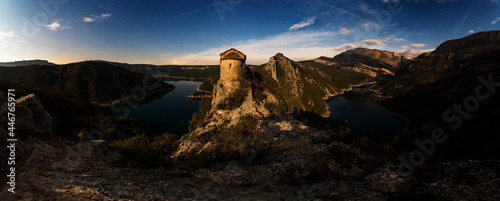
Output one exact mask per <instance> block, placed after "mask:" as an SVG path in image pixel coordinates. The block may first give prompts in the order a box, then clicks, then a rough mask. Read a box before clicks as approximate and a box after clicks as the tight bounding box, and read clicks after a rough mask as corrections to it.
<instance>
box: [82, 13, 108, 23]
mask: <svg viewBox="0 0 500 201" xmlns="http://www.w3.org/2000/svg"><path fill="white" fill-rule="evenodd" d="M109 17H111V13H103V14H100V15H91V16H90V17H84V18H83V22H95V21H102V20H104V19H106V18H109Z"/></svg>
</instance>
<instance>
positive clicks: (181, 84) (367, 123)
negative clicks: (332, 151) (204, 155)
mask: <svg viewBox="0 0 500 201" xmlns="http://www.w3.org/2000/svg"><path fill="white" fill-rule="evenodd" d="M168 83H169V84H172V85H174V86H175V89H174V90H173V91H170V92H167V93H159V94H149V95H147V98H146V100H145V101H143V102H141V104H140V105H139V106H137V107H136V108H132V109H130V113H129V115H128V117H131V118H135V119H139V120H142V121H144V122H145V123H146V125H148V126H149V127H151V128H152V129H153V131H155V132H157V133H163V132H168V133H173V134H177V135H178V136H181V135H182V134H185V133H187V132H188V131H189V129H188V127H189V120H191V117H192V115H193V113H195V112H198V104H199V102H200V100H196V99H192V98H189V97H187V96H188V95H191V94H193V93H194V92H196V88H197V87H198V85H199V84H201V83H202V82H200V81H185V80H183V81H168ZM357 89H362V88H357ZM374 98H375V96H374V95H373V93H369V92H368V93H358V92H356V91H355V90H353V91H349V92H346V93H345V94H344V95H342V96H339V97H337V98H335V99H333V100H332V101H330V102H328V106H329V107H330V113H331V115H330V117H331V118H333V119H336V120H338V121H342V122H345V121H347V122H348V123H349V124H350V125H351V126H352V127H353V128H354V129H355V130H356V131H357V132H358V133H359V134H361V135H371V136H373V135H378V136H379V137H381V138H383V140H385V141H392V139H393V138H394V137H395V136H398V135H401V134H402V132H403V130H404V128H405V123H404V122H403V121H402V120H400V119H398V118H396V117H394V116H392V115H390V114H388V113H386V112H385V111H383V110H381V109H379V108H378V107H376V106H374V105H372V104H369V103H366V102H365V101H368V100H369V99H370V100H373V99H374ZM360 100H361V101H360ZM118 104H122V103H118ZM115 115H118V114H115Z"/></svg>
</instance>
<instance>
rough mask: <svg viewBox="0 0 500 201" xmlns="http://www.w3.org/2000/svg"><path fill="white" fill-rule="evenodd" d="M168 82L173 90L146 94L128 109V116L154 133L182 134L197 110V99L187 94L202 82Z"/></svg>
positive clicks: (192, 91) (186, 129) (194, 90)
mask: <svg viewBox="0 0 500 201" xmlns="http://www.w3.org/2000/svg"><path fill="white" fill-rule="evenodd" d="M168 83H169V84H172V85H174V86H175V89H174V90H173V91H170V92H167V93H165V94H149V95H147V99H146V100H145V101H143V102H141V103H139V105H138V106H137V107H136V108H131V109H130V110H129V111H130V113H129V115H128V117H131V118H134V119H139V120H141V121H144V123H145V124H146V125H148V126H149V127H150V128H151V129H152V130H153V131H155V132H156V133H164V132H168V133H172V134H177V135H182V134H185V133H187V132H188V131H189V129H188V128H189V120H191V118H192V115H193V113H195V112H198V104H199V100H195V99H192V98H189V97H187V96H188V95H191V94H193V93H194V92H196V87H198V85H200V84H201V83H202V82H197V81H168ZM117 104H123V103H117ZM117 107H118V106H117ZM115 115H122V114H115Z"/></svg>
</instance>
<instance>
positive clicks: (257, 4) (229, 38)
mask: <svg viewBox="0 0 500 201" xmlns="http://www.w3.org/2000/svg"><path fill="white" fill-rule="evenodd" d="M490 30H500V3H499V1H498V0H476V1H468V0H371V1H368V0H364V1H363V0H359V1H356V0H338V1H327V0H310V1H283V0H185V1H178V0H175V1H159V0H155V1H153V0H143V1H139V0H130V1H124V0H85V1H83V0H82V1H80V0H0V52H1V54H0V61H3V62H5V61H16V60H29V59H46V60H49V61H52V62H55V63H59V64H62V63H70V62H77V61H82V60H98V59H99V60H109V61H117V62H127V63H150V64H217V63H218V62H219V57H218V55H219V54H220V53H221V52H223V51H225V50H227V49H229V48H231V47H234V48H236V49H238V50H240V51H242V52H244V53H245V54H246V55H247V57H248V59H247V63H249V64H262V63H265V62H267V60H268V59H269V58H270V57H271V56H273V55H274V54H276V53H278V52H281V53H283V54H285V56H288V57H289V58H291V59H294V60H307V59H314V58H317V57H319V56H329V57H332V56H335V55H336V54H339V53H341V52H343V51H345V50H347V49H352V48H356V47H366V48H376V49H382V50H390V51H395V52H398V53H401V54H403V55H406V56H408V57H415V56H417V55H418V54H420V53H422V52H428V51H432V50H433V49H435V48H436V47H437V46H438V45H439V44H440V43H441V42H444V41H446V40H449V39H454V38H461V37H464V36H467V35H470V34H472V33H475V32H480V31H490Z"/></svg>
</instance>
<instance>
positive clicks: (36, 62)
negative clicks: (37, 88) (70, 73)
mask: <svg viewBox="0 0 500 201" xmlns="http://www.w3.org/2000/svg"><path fill="white" fill-rule="evenodd" d="M28 65H49V66H52V65H56V64H54V63H51V62H49V61H47V60H39V59H37V60H25V61H14V62H0V66H4V67H17V66H28Z"/></svg>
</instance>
